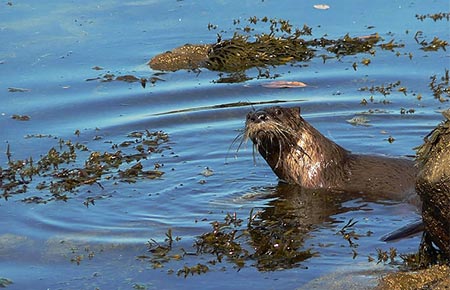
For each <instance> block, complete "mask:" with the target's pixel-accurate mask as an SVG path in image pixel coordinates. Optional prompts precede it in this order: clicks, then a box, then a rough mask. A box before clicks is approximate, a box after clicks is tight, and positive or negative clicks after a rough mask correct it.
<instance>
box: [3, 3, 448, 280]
mask: <svg viewBox="0 0 450 290" xmlns="http://www.w3.org/2000/svg"><path fill="white" fill-rule="evenodd" d="M314 4H328V5H329V6H330V8H329V9H327V10H320V9H316V8H314V7H313V5H314ZM449 8H450V7H449V4H448V2H446V1H387V0H381V1H371V2H369V1H352V0H346V1H333V0H330V1H327V2H326V3H319V2H314V1H313V2H311V1H271V0H264V1H261V0H259V1H257V0H242V1H239V2H237V1H225V0H223V1H188V0H184V1H180V0H178V1H175V0H170V1H160V0H149V1H146V0H136V1H114V0H103V1H29V0H28V1H26V0H24V1H1V2H0V40H1V43H2V44H1V47H0V72H1V78H0V142H1V143H0V151H1V154H0V167H1V168H6V167H7V166H8V158H7V154H6V152H7V150H8V149H7V148H8V146H9V150H10V153H11V154H12V157H13V158H14V159H15V160H19V159H25V158H28V157H30V156H33V158H34V159H35V160H38V159H39V158H40V156H42V155H45V154H46V153H47V152H48V150H49V149H50V148H51V147H53V146H57V144H58V139H59V138H62V139H65V140H68V139H70V140H73V141H74V142H75V141H76V142H80V143H83V144H85V145H86V146H88V147H89V148H91V149H92V150H96V151H100V152H104V151H111V145H112V144H114V143H117V144H119V143H121V142H123V141H124V140H127V135H128V134H129V133H130V132H135V131H145V130H149V131H159V130H162V131H164V132H166V133H167V134H169V141H168V143H167V144H166V145H167V146H168V147H170V148H166V149H164V151H163V152H162V153H157V154H152V155H151V156H150V158H149V159H148V160H146V161H145V162H146V163H145V164H146V166H150V167H152V166H153V164H154V163H160V164H164V166H163V168H162V170H163V171H164V172H165V174H164V175H163V177H162V178H160V179H155V180H140V181H138V182H136V183H126V182H117V183H113V182H109V183H107V184H105V187H104V188H101V187H99V186H97V185H92V186H86V187H83V188H81V189H80V190H79V191H78V192H76V193H72V194H69V196H70V199H69V200H68V201H66V202H64V201H52V202H48V203H46V204H33V203H31V204H29V203H24V202H22V201H21V200H22V199H23V198H24V197H25V196H33V195H37V196H44V197H49V196H48V193H47V196H45V195H46V193H42V192H41V191H39V190H37V189H35V188H33V187H31V188H29V191H28V193H27V194H26V195H20V194H18V195H15V196H12V197H10V198H9V199H8V200H5V199H2V200H1V201H0V278H6V279H9V280H11V281H12V282H13V284H11V285H9V286H8V288H9V289H133V288H136V289H311V288H312V287H315V289H330V287H332V286H333V287H335V288H336V289H344V288H345V289H348V288H358V289H361V288H362V287H363V286H364V287H371V286H375V285H376V283H377V278H378V277H379V276H380V275H382V274H383V273H386V272H387V271H390V270H392V269H395V266H392V265H383V263H381V264H377V263H376V261H375V262H369V261H368V257H369V256H371V257H376V255H377V249H383V250H389V248H391V247H396V248H397V251H398V252H399V253H411V252H414V251H415V250H416V249H417V248H418V245H419V242H420V237H419V236H416V237H412V238H408V239H404V240H401V241H397V242H392V243H385V242H382V241H380V237H381V236H382V235H384V234H386V233H388V232H390V231H392V230H395V229H397V228H399V227H401V226H403V225H405V224H408V223H409V222H413V221H415V220H417V219H419V218H420V216H419V214H418V212H417V209H416V208H415V207H414V206H412V205H409V204H405V203H400V204H399V203H394V202H392V203H391V202H383V203H380V202H374V201H367V200H363V199H356V200H350V201H346V202H344V203H343V204H342V208H348V209H350V210H345V211H342V212H339V213H336V214H333V215H331V216H327V217H326V219H324V221H323V222H320V223H318V224H315V225H314V226H313V228H312V230H311V233H310V234H309V235H307V237H306V239H305V242H304V247H305V249H309V248H310V249H313V250H314V251H315V252H317V255H316V256H314V257H312V258H310V259H307V260H306V261H303V262H301V263H300V264H299V265H298V267H294V268H292V269H278V270H275V271H258V269H257V267H256V266H255V265H254V264H252V261H250V262H248V263H247V264H246V266H245V267H243V268H241V269H239V270H238V269H237V268H236V267H235V266H234V265H233V264H232V263H228V262H226V261H224V262H223V263H220V264H218V265H215V266H210V271H209V272H208V273H206V274H202V275H194V276H189V277H187V278H184V277H183V276H178V275H177V271H178V270H179V269H182V268H183V266H185V265H188V266H192V265H196V264H197V263H204V264H205V263H207V262H208V261H209V260H210V259H211V257H209V256H207V255H206V256H202V255H200V256H195V255H188V256H185V258H183V259H182V260H180V261H175V260H174V261H171V262H169V263H167V264H166V265H164V267H163V268H157V269H154V265H153V264H152V263H151V262H149V261H148V260H140V259H138V257H139V256H142V255H150V253H149V252H148V251H147V250H148V248H147V242H148V241H150V240H151V239H154V240H155V241H159V242H163V241H164V238H165V234H166V233H167V231H168V229H171V230H172V232H173V234H174V236H178V237H181V240H180V241H179V242H177V249H180V248H184V249H186V251H188V252H189V251H190V252H195V249H194V248H193V247H192V244H193V243H194V240H195V239H196V237H198V236H199V235H201V234H203V233H205V232H207V231H209V230H210V229H211V226H210V222H212V221H215V220H220V221H221V220H223V218H224V217H225V215H226V213H236V214H237V215H238V216H239V217H241V218H243V219H246V218H247V217H248V216H249V213H250V211H251V209H253V208H255V209H264V208H267V207H271V206H273V203H271V202H272V201H273V200H272V199H271V194H272V193H273V192H274V191H276V188H277V184H278V180H277V178H276V176H275V175H274V174H273V173H272V171H271V170H270V168H269V167H268V166H267V165H266V164H265V162H264V160H263V159H262V158H259V157H257V158H256V162H255V161H254V159H253V154H252V146H251V144H250V143H249V144H247V145H243V146H242V147H241V149H240V150H239V152H238V154H237V157H235V155H236V153H235V151H236V146H235V147H232V149H231V150H230V145H231V144H232V141H233V139H234V138H235V137H236V136H237V135H238V134H239V132H240V130H242V128H243V125H244V121H245V116H246V113H247V112H248V111H250V110H252V107H251V106H247V105H241V106H235V107H234V106H233V107H226V106H221V105H224V104H230V103H238V102H273V101H275V100H279V101H284V102H285V103H283V104H282V105H286V106H301V108H302V115H303V116H304V118H305V119H306V120H308V121H309V122H310V123H312V124H313V125H314V126H315V127H316V128H317V129H319V130H320V131H321V132H322V133H323V134H324V135H326V136H327V137H328V138H330V139H332V140H333V141H335V142H337V143H339V144H340V145H342V146H343V147H345V148H347V149H349V150H351V151H353V152H359V153H370V154H387V155H392V156H411V155H414V149H413V148H414V147H416V146H418V145H420V144H421V143H422V140H423V137H424V136H425V135H426V134H427V133H428V132H429V131H430V130H431V129H432V128H434V127H435V126H436V125H437V124H438V123H439V122H440V121H441V120H442V116H441V114H440V113H439V112H440V111H441V110H443V109H446V108H448V103H447V102H440V101H439V100H436V99H435V98H434V97H433V95H432V92H431V90H430V88H429V83H430V77H431V76H433V75H436V76H437V78H438V82H440V78H441V77H442V76H444V74H445V70H446V69H449V68H450V65H449V62H450V54H449V52H448V46H447V50H443V49H439V50H437V51H424V50H422V49H421V47H422V46H421V45H420V44H419V43H417V41H416V40H415V39H414V37H415V36H416V33H417V32H419V31H420V32H421V34H420V33H419V34H418V39H419V41H427V42H431V41H432V40H433V38H434V37H438V38H439V39H442V40H446V41H449V39H450V35H449V31H450V30H449V24H448V20H447V19H443V20H438V21H433V20H432V19H430V18H426V19H424V20H423V21H421V20H419V19H417V18H416V14H420V15H426V14H429V13H439V12H448V11H449ZM253 16H257V17H264V16H268V17H269V18H277V19H286V20H289V21H290V23H291V24H293V25H294V26H295V27H300V28H301V27H303V25H304V24H307V25H308V26H309V27H311V28H312V31H313V36H312V37H317V38H319V37H322V36H326V37H328V38H332V39H335V38H340V37H343V36H344V35H346V34H347V33H348V34H349V35H350V36H352V37H356V36H367V35H370V34H374V33H378V34H379V35H380V36H381V37H382V38H383V39H384V42H389V41H390V40H392V39H394V40H395V42H396V43H400V44H403V45H404V47H401V48H397V49H395V51H385V50H380V49H378V50H377V51H376V53H375V55H371V54H359V55H353V56H345V57H343V58H341V59H329V60H327V61H326V62H323V59H322V58H314V59H312V60H311V61H309V62H307V63H297V64H287V65H284V66H279V67H273V68H270V72H271V74H272V76H273V75H275V74H278V75H279V77H278V78H277V79H276V80H283V81H301V82H304V83H306V84H307V85H308V86H307V87H304V88H292V89H271V88H267V87H265V86H263V84H266V83H268V82H271V81H274V80H273V79H264V78H256V76H257V75H258V71H257V70H256V69H251V70H249V71H248V72H247V74H248V75H249V76H251V77H253V79H251V80H249V81H247V82H243V83H232V84H226V83H225V84H224V83H217V82H216V81H217V80H218V79H219V74H218V73H217V72H213V71H208V70H206V69H201V72H193V71H185V70H182V71H177V72H169V73H165V74H163V75H158V77H159V78H161V79H162V80H161V81H157V82H156V83H155V84H150V83H148V84H147V86H146V87H145V88H143V87H142V86H141V84H140V83H139V82H136V83H126V82H120V81H113V82H102V81H101V78H102V77H103V76H104V75H105V74H108V73H110V74H114V75H116V76H120V75H135V76H137V77H144V78H149V77H152V76H155V75H154V74H155V73H157V71H153V70H151V69H150V68H149V67H148V66H147V65H146V63H147V62H148V61H149V60H150V59H151V58H152V57H153V56H155V55H157V54H159V53H162V52H164V51H167V50H171V49H173V48H175V47H177V46H180V45H183V44H186V43H194V44H202V43H214V42H215V41H216V40H217V34H218V33H219V34H221V35H222V38H223V39H226V38H230V37H231V36H232V35H233V33H234V32H235V31H236V29H238V28H239V27H241V28H242V27H244V26H245V25H246V24H247V19H248V18H249V17H253ZM234 20H240V24H238V25H235V24H234ZM208 24H213V25H217V28H216V29H213V30H208ZM255 29H256V30H255V33H257V32H265V31H266V30H267V26H264V25H256V26H255ZM397 52H398V54H397ZM410 54H411V57H410ZM363 58H368V59H370V60H371V63H370V64H369V65H368V66H365V65H363V64H362V63H361V61H362V59H363ZM355 62H356V63H357V64H358V68H357V70H354V69H353V67H352V65H353V63H355ZM95 67H98V68H101V70H96V69H94V68H95ZM96 78H100V79H96ZM397 81H400V82H401V87H404V88H406V94H404V93H403V92H400V91H398V90H397V88H396V89H394V90H392V92H391V94H390V95H387V96H383V95H381V94H379V93H377V92H374V93H371V92H369V91H363V90H360V89H361V88H363V87H371V86H381V85H385V86H386V85H388V84H390V83H394V82H397ZM17 89H19V91H17ZM419 96H420V97H419ZM371 97H373V101H372V102H371V101H369V102H368V104H367V105H363V104H361V101H362V99H366V100H370V98H371ZM447 97H448V96H447ZM444 99H445V96H444ZM257 107H262V105H260V106H257ZM402 109H404V110H402ZM410 109H412V110H411V112H412V113H408V114H402V112H404V111H405V110H406V111H408V110H410ZM368 110H379V111H376V112H375V113H373V114H368V115H365V116H366V117H367V118H368V120H369V126H353V125H351V124H350V123H349V122H347V120H349V119H351V118H353V117H355V116H361V115H363V114H362V113H363V112H367V111H368ZM13 115H26V116H29V117H30V120H29V121H19V120H16V119H13V118H12V116H13ZM77 130H79V131H80V135H79V136H76V135H75V134H74V132H75V131H77ZM37 136H41V138H37ZM390 136H392V137H393V138H395V141H394V142H392V143H390V142H388V141H387V140H388V138H389V137H390ZM30 137H31V138H30ZM80 162H81V161H80ZM205 168H209V169H211V170H213V174H212V175H211V176H205V175H202V172H204V170H205ZM106 185H107V186H106ZM89 196H101V197H102V198H101V199H98V200H96V202H95V205H90V206H89V207H86V206H85V205H84V204H83V202H84V201H85V200H86V198H87V197H89ZM350 219H353V220H357V221H358V224H357V227H356V231H357V232H358V233H367V232H368V231H370V232H372V233H373V234H371V235H368V236H367V235H364V236H363V237H362V238H361V240H360V241H359V242H358V244H359V246H358V248H357V249H356V251H357V253H358V255H356V256H354V252H353V249H354V248H351V247H349V245H348V243H347V241H346V240H344V239H343V238H342V236H339V235H337V234H336V233H337V232H338V231H339V229H340V228H341V227H342V226H343V225H344V224H345V223H347V222H348V221H349V220H350ZM77 258H80V260H78V263H77ZM172 271H173V273H172ZM139 287H143V288H139Z"/></svg>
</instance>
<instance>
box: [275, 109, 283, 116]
mask: <svg viewBox="0 0 450 290" xmlns="http://www.w3.org/2000/svg"><path fill="white" fill-rule="evenodd" d="M282 114H283V112H282V111H281V110H280V109H275V115H277V116H280V115H282Z"/></svg>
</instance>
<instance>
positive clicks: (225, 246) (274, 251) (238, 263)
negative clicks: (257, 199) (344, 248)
mask: <svg viewBox="0 0 450 290" xmlns="http://www.w3.org/2000/svg"><path fill="white" fill-rule="evenodd" d="M295 222H296V221H294V220H288V219H283V220H279V221H276V222H275V221H273V222H271V221H268V220H264V219H262V218H261V217H260V213H259V212H258V213H253V211H251V212H250V215H249V218H248V220H247V222H246V223H245V222H244V220H243V219H240V218H238V217H237V215H236V213H233V214H230V213H228V214H227V215H226V216H225V218H224V220H223V221H214V222H212V223H211V230H210V231H208V232H206V233H204V234H202V235H200V236H198V237H197V238H196V240H195V242H194V248H195V252H194V253H187V252H186V251H185V250H184V249H183V248H180V249H178V248H174V246H173V241H174V240H173V239H172V238H171V237H172V233H171V231H169V232H168V233H167V234H166V238H165V240H164V243H163V244H161V243H158V242H156V241H155V240H151V241H149V243H148V251H149V252H150V253H151V256H147V255H142V256H139V257H138V258H139V259H142V260H145V261H149V262H150V263H152V265H153V268H161V267H163V266H164V264H166V263H168V262H170V261H173V260H180V259H183V258H184V257H185V256H186V255H189V256H191V255H196V256H207V257H209V256H210V257H212V258H211V259H210V260H209V261H208V264H209V266H207V265H204V264H196V265H194V266H192V267H189V266H187V265H185V266H183V268H181V269H180V270H178V272H177V274H178V275H181V276H184V277H187V276H189V274H191V275H193V274H202V273H206V272H207V271H209V270H210V267H211V266H214V265H216V264H218V263H222V262H224V261H227V262H228V263H231V264H232V265H234V267H236V268H237V269H240V268H243V267H244V266H245V265H246V263H248V262H254V263H255V266H256V267H257V269H258V270H260V271H275V270H280V269H288V268H293V267H298V266H300V264H301V262H303V261H305V260H307V259H309V258H311V257H312V256H314V255H315V254H314V253H313V252H312V251H311V250H310V249H303V238H301V236H302V234H303V233H300V232H299V230H298V228H299V227H298V226H295V225H294V224H293V223H295ZM286 229H288V230H286ZM178 240H179V238H178ZM180 253H181V254H180Z"/></svg>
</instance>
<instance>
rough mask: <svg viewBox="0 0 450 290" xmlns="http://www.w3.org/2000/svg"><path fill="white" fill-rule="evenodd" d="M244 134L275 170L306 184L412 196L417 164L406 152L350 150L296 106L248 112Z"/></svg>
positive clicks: (381, 195)
mask: <svg viewBox="0 0 450 290" xmlns="http://www.w3.org/2000/svg"><path fill="white" fill-rule="evenodd" d="M244 139H251V140H252V141H253V144H254V147H255V149H256V150H257V151H258V152H259V153H260V154H261V155H262V156H263V158H264V159H265V160H266V161H267V163H268V164H269V165H270V167H271V168H272V170H273V171H274V172H275V174H276V175H277V176H278V177H279V178H280V179H281V180H283V181H285V182H287V183H292V184H298V185H300V186H302V187H305V188H326V189H333V190H343V191H349V192H352V193H363V194H376V195H377V196H378V197H379V198H386V199H396V200H405V199H414V200H415V199H416V194H415V190H414V183H415V177H416V174H417V170H416V168H415V167H414V162H413V161H412V160H409V159H405V158H389V157H385V156H373V155H358V154H352V153H350V152H349V151H347V150H345V149H344V148H342V147H341V146H339V145H338V144H336V143H334V142H333V141H331V140H329V139H328V138H326V137H325V136H324V135H322V134H321V133H320V132H319V131H318V130H316V129H315V128H314V127H313V126H311V125H310V124H309V123H308V122H306V121H305V120H304V119H303V118H302V117H301V116H300V108H299V107H296V108H281V107H271V108H267V109H264V110H259V111H252V112H250V113H249V114H248V115H247V120H246V126H245V132H244Z"/></svg>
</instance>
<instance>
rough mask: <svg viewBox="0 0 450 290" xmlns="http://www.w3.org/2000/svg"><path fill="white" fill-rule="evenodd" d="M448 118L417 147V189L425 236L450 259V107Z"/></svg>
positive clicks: (447, 112)
mask: <svg viewBox="0 0 450 290" xmlns="http://www.w3.org/2000/svg"><path fill="white" fill-rule="evenodd" d="M443 115H444V117H445V120H444V121H443V122H442V123H441V124H439V125H438V126H437V127H436V128H435V129H434V130H433V131H431V132H430V133H429V134H428V135H427V136H426V137H425V138H424V140H425V142H424V144H423V145H421V146H420V147H419V148H418V149H417V161H418V166H419V174H418V177H417V180H416V190H417V192H418V194H419V196H420V199H421V200H422V203H423V206H422V218H423V221H424V224H425V235H426V236H427V238H426V239H424V240H428V241H427V242H428V244H429V242H432V243H434V244H435V245H436V246H438V247H439V249H440V250H441V251H442V252H443V254H444V256H446V257H447V258H450V109H447V110H446V111H444V112H443Z"/></svg>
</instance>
